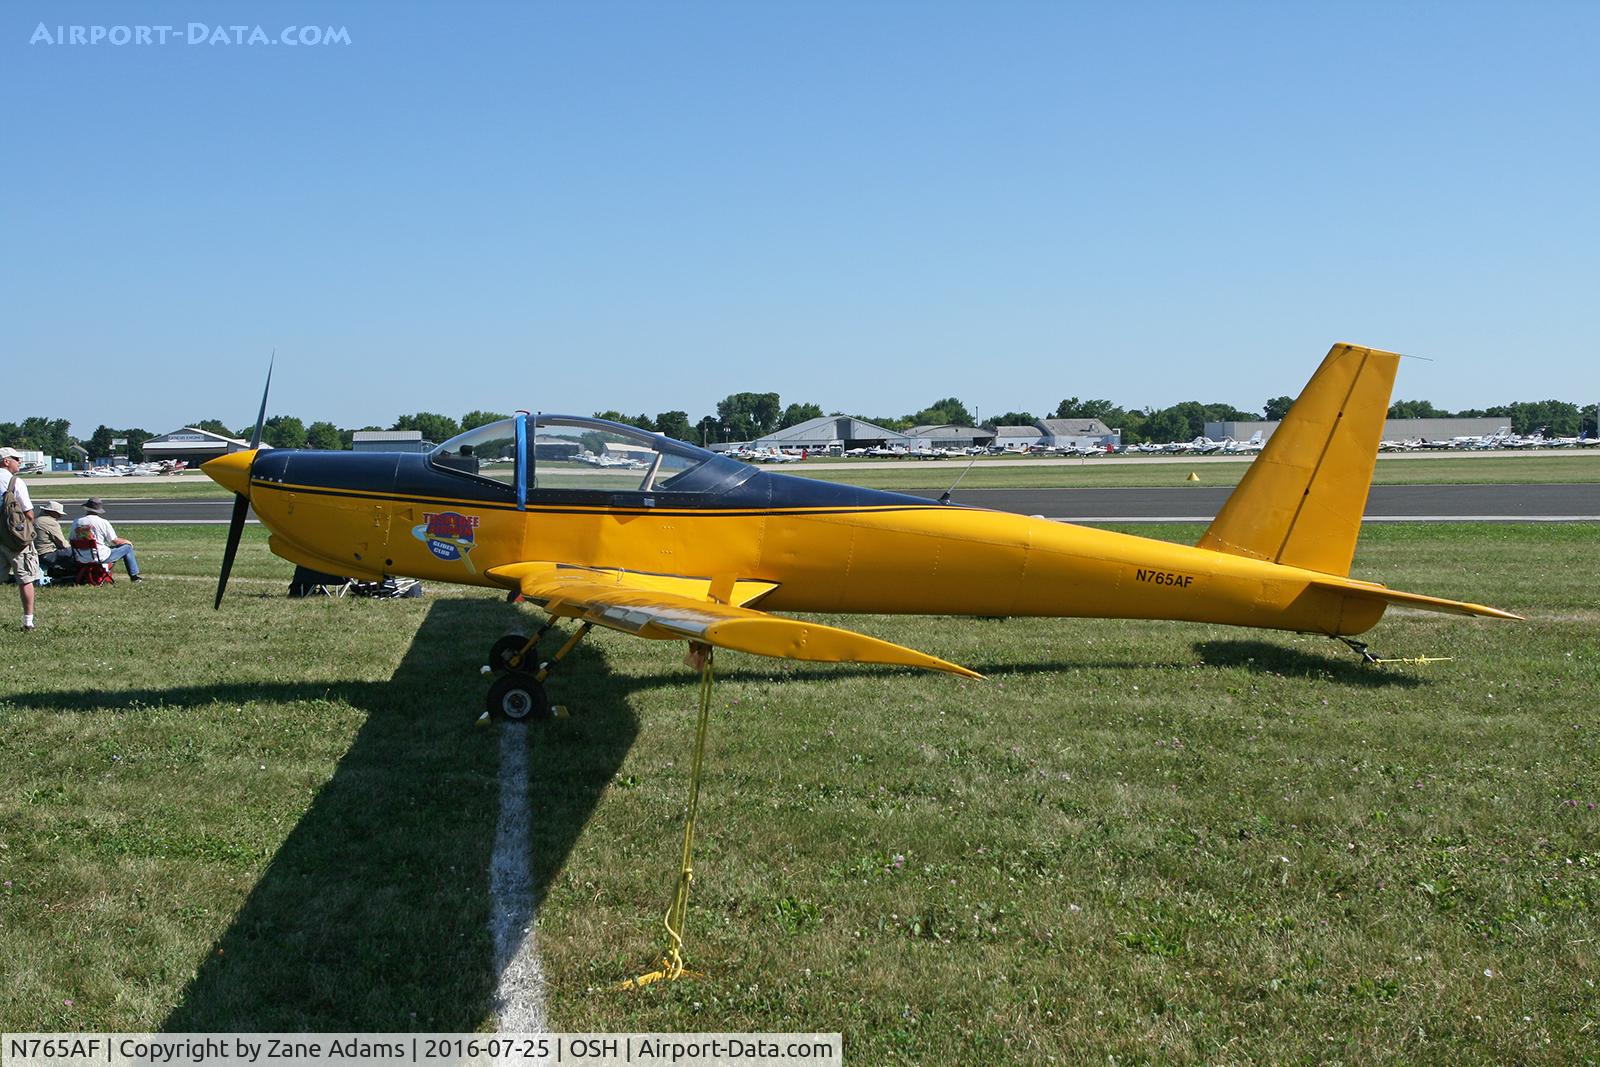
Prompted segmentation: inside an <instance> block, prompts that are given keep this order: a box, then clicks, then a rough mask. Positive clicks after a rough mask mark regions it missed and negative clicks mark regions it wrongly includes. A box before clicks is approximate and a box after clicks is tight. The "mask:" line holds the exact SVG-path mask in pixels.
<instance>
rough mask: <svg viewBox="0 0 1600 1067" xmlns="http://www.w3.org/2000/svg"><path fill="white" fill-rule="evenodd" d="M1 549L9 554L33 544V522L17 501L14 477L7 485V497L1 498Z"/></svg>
mask: <svg viewBox="0 0 1600 1067" xmlns="http://www.w3.org/2000/svg"><path fill="white" fill-rule="evenodd" d="M0 500H3V504H0V548H4V549H5V550H6V551H7V552H21V551H22V550H23V549H25V548H27V547H28V546H29V545H31V544H33V520H32V519H31V518H29V517H28V513H27V512H26V511H23V510H22V502H21V501H19V500H18V499H17V479H16V477H15V476H14V475H13V476H12V478H11V481H9V482H7V483H6V491H5V496H4V497H3V498H0Z"/></svg>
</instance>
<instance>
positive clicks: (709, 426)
mask: <svg viewBox="0 0 1600 1067" xmlns="http://www.w3.org/2000/svg"><path fill="white" fill-rule="evenodd" d="M1293 403H1294V398H1293V397H1288V396H1276V397H1271V398H1269V399H1268V400H1267V402H1266V403H1265V404H1264V405H1263V407H1262V410H1261V411H1259V412H1257V411H1244V410H1241V409H1239V408H1236V407H1234V406H1233V405H1232V404H1204V403H1201V402H1199V401H1197V400H1185V401H1183V402H1181V403H1178V404H1173V405H1171V406H1170V407H1164V408H1156V407H1145V408H1125V407H1122V406H1121V405H1119V404H1115V403H1113V402H1111V401H1109V400H1099V399H1093V400H1080V399H1079V398H1078V397H1075V396H1072V397H1067V398H1066V399H1065V400H1063V401H1061V402H1060V403H1059V404H1057V405H1056V406H1055V408H1054V410H1052V411H1050V412H1049V414H1047V415H1045V416H1043V417H1044V418H1052V419H1099V420H1100V421H1101V422H1103V423H1105V425H1106V426H1107V427H1108V428H1110V429H1121V430H1122V440H1123V443H1124V444H1138V443H1140V442H1144V441H1162V442H1164V441H1183V440H1188V439H1190V438H1194V437H1199V436H1200V435H1202V434H1203V433H1205V425H1206V423H1208V422H1255V421H1258V420H1262V419H1266V420H1273V421H1276V420H1279V419H1282V418H1283V417H1284V416H1285V415H1286V414H1288V412H1289V406H1290V405H1291V404H1293ZM824 414H827V415H830V416H842V415H844V414H845V413H844V412H842V411H833V412H824V411H823V409H822V407H821V405H819V404H813V403H791V404H788V405H785V404H784V403H783V402H782V400H781V399H780V398H779V396H778V394H777V393H730V394H729V395H728V396H726V397H724V398H723V399H722V400H719V401H718V402H717V406H716V411H715V412H714V413H711V414H707V415H703V416H701V418H700V419H699V420H698V421H691V420H690V418H689V413H688V412H686V411H661V412H657V413H656V414H655V415H649V414H638V415H628V414H625V413H623V412H620V411H597V412H595V417H596V418H602V419H611V420H612V421H614V422H621V423H626V424H628V425H630V426H637V427H639V428H641V429H645V430H652V431H654V432H657V433H661V434H665V435H666V436H668V437H675V438H677V439H678V440H680V441H689V442H692V443H695V444H706V445H710V444H722V443H727V442H733V441H753V440H755V439H756V438H758V437H765V436H766V435H767V434H770V433H773V432H775V431H777V430H782V429H787V428H788V427H790V426H794V425H797V424H799V423H802V422H806V421H808V420H810V419H815V418H821V417H822V416H823V415H824ZM506 417H507V416H506V415H505V414H504V413H503V412H498V411H469V412H467V413H466V414H465V415H462V416H461V417H460V418H452V417H451V416H449V415H441V414H438V413H436V412H431V411H419V412H416V413H414V414H410V415H401V416H400V417H399V418H397V419H395V420H394V422H393V423H392V424H391V425H389V426H377V425H369V426H360V427H353V428H341V427H339V426H335V425H334V424H333V423H331V422H327V421H317V422H312V423H310V424H309V425H308V424H306V423H305V422H303V421H301V420H300V419H298V418H296V417H295V416H293V415H274V416H273V417H272V418H270V419H268V420H267V421H266V423H265V424H264V425H263V426H262V429H261V439H262V440H263V441H265V442H266V443H267V444H269V445H272V446H273V447H275V448H316V449H327V450H336V449H349V448H350V446H351V441H352V438H353V437H354V436H355V434H356V433H357V432H358V431H363V430H417V431H420V432H421V434H422V436H423V438H424V439H425V440H428V441H433V442H435V443H437V442H441V441H446V440H449V439H450V438H452V437H454V436H455V435H456V434H458V433H461V432H463V431H465V430H471V429H475V428H477V427H479V426H483V425H485V424H487V423H491V422H495V421H497V420H499V419H503V418H506ZM852 417H854V418H858V419H862V420H864V421H866V422H871V423H874V424H876V425H879V426H883V427H885V428H887V429H890V430H908V429H910V428H911V427H913V426H924V425H933V426H938V425H945V424H950V425H955V426H976V425H984V426H1028V425H1031V424H1032V423H1033V422H1034V421H1036V416H1035V415H1034V414H1033V413H1031V412H1027V411H1007V412H1002V413H1000V414H998V415H992V416H990V417H988V418H984V419H982V420H981V422H980V420H979V418H978V416H977V414H976V413H974V412H972V411H970V410H969V409H968V408H967V406H966V405H965V404H963V403H962V402H961V401H960V400H958V399H957V398H955V397H946V398H944V399H943V400H937V401H935V402H933V403H932V404H929V405H928V406H927V407H925V408H922V409H921V410H919V411H915V412H911V413H908V414H905V415H892V416H882V415H855V416H852ZM1389 417H1390V418H1392V419H1447V418H1497V419H1504V420H1505V421H1506V424H1507V425H1509V426H1510V427H1511V429H1512V430H1513V431H1514V432H1516V433H1519V434H1531V433H1533V432H1534V431H1535V430H1544V431H1545V432H1547V433H1549V434H1552V435H1556V436H1561V437H1574V436H1577V435H1579V434H1582V433H1588V434H1591V435H1593V434H1596V427H1595V408H1594V405H1593V404H1590V405H1587V406H1585V407H1580V406H1579V405H1577V404H1574V403H1570V402H1568V401H1565V400H1536V401H1517V402H1514V403H1510V404H1500V405H1496V406H1494V407H1488V408H1467V409H1463V410H1461V411H1447V410H1445V409H1443V408H1439V407H1435V406H1434V405H1433V404H1432V403H1430V402H1429V401H1426V400H1397V401H1395V402H1394V403H1393V404H1392V405H1390V407H1389ZM186 425H188V426H192V427H194V428H195V429H197V430H206V431H208V432H210V433H215V434H221V435H222V436H224V437H238V438H244V439H247V440H248V439H249V437H250V435H251V434H252V433H253V432H254V431H255V424H254V423H252V424H250V425H248V426H244V427H240V428H232V427H229V426H228V425H227V424H226V423H224V422H223V421H222V420H220V419H200V420H198V421H195V422H190V423H187V424H186ZM153 436H155V435H154V434H152V433H151V432H150V431H148V430H145V429H143V428H140V427H128V428H125V429H115V428H113V427H110V426H104V425H101V426H97V427H96V428H95V431H94V433H92V434H91V435H89V437H88V438H87V439H79V438H77V437H74V436H73V435H72V433H71V425H70V423H69V422H68V420H66V419H50V418H43V417H40V416H30V417H28V418H25V419H23V420H22V421H21V422H20V423H17V422H0V445H9V446H11V447H13V448H21V449H36V450H38V451H41V452H43V453H45V454H46V455H48V456H57V457H65V456H67V455H68V453H69V450H70V448H71V446H72V445H74V444H81V445H82V446H83V447H84V448H86V449H87V450H88V452H89V455H90V457H91V458H93V459H102V458H105V457H109V456H112V455H113V454H115V449H114V447H113V445H112V441H113V440H115V439H118V438H126V439H127V441H128V446H127V451H126V453H125V454H126V455H127V457H128V458H129V459H130V460H132V461H133V462H135V463H137V462H139V461H141V460H142V459H143V458H144V452H143V447H142V446H143V444H144V442H145V441H147V440H149V439H150V438H151V437H153Z"/></svg>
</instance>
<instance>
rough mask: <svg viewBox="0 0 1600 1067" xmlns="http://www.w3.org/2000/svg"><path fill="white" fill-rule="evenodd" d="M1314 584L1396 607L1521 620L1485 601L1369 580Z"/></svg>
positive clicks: (1321, 587)
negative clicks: (1473, 601)
mask: <svg viewBox="0 0 1600 1067" xmlns="http://www.w3.org/2000/svg"><path fill="white" fill-rule="evenodd" d="M1311 584H1312V585H1313V586H1315V587H1317V588H1320V589H1332V590H1334V591H1336V592H1339V593H1342V594H1344V595H1345V596H1353V597H1359V598H1362V599H1366V600H1381V601H1383V602H1384V603H1386V604H1393V605H1395V606H1396V607H1403V608H1417V609H1419V610H1422V611H1440V612H1446V613H1448V614H1451V615H1481V616H1483V617H1484V618H1489V619H1513V620H1516V621H1521V619H1522V616H1521V615H1513V614H1511V612H1509V611H1501V610H1500V609H1499V608H1491V607H1485V606H1484V605H1482V604H1468V603H1466V602H1464V601H1460V600H1445V599H1443V598H1441V597H1436V596H1423V595H1422V594H1421V593H1402V592H1401V591H1400V590H1398V589H1389V588H1387V587H1385V586H1381V585H1373V584H1371V583H1369V582H1356V581H1348V580H1347V581H1342V582H1341V581H1321V582H1312V583H1311Z"/></svg>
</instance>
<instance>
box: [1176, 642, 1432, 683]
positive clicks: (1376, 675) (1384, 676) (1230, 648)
mask: <svg viewBox="0 0 1600 1067" xmlns="http://www.w3.org/2000/svg"><path fill="white" fill-rule="evenodd" d="M1194 650H1195V654H1196V655H1198V656H1199V657H1200V661H1201V662H1202V663H1204V664H1205V665H1206V666H1208V667H1243V668H1244V669H1245V670H1248V671H1254V672H1256V673H1258V674H1279V675H1283V676H1284V677H1287V678H1321V679H1326V680H1328V681H1333V682H1338V683H1340V684H1342V685H1353V686H1361V687H1364V688H1369V689H1383V688H1399V689H1415V688H1416V687H1418V686H1421V685H1427V684H1428V683H1427V681H1426V679H1423V678H1419V677H1417V676H1416V675H1415V674H1408V673H1404V668H1400V669H1395V668H1393V667H1383V666H1378V665H1375V664H1370V663H1363V662H1362V661H1361V660H1359V659H1356V658H1354V657H1353V656H1349V655H1341V656H1338V657H1337V658H1335V657H1333V656H1324V655H1321V654H1319V653H1315V652H1307V651H1304V650H1303V649H1298V648H1289V647H1287V646H1284V645H1275V644H1273V643H1272V642H1270V641H1255V640H1250V639H1248V638H1245V639H1239V638H1235V639H1232V640H1227V641H1197V642H1195V645H1194Z"/></svg>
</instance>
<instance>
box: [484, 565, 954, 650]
mask: <svg viewBox="0 0 1600 1067" xmlns="http://www.w3.org/2000/svg"><path fill="white" fill-rule="evenodd" d="M489 574H490V576H491V577H495V578H499V579H502V580H505V579H508V578H510V577H512V576H513V574H514V575H515V577H516V580H517V583H518V587H519V588H520V589H521V590H522V595H523V596H525V597H527V598H528V599H529V600H532V601H535V602H536V603H539V604H540V605H542V606H543V607H544V609H545V610H546V611H548V612H549V613H550V614H551V615H555V616H558V617H564V618H572V619H582V620H584V621H586V622H592V623H595V624H596V625H598V626H606V627H609V628H611V629H613V630H620V631H622V632H623V633H629V634H635V635H637V636H639V637H647V638H655V639H674V638H677V639H685V640H689V641H702V642H704V643H706V644H708V645H714V646H716V647H718V648H727V649H733V650H734V651H737V652H751V653H754V654H755V655H758V656H773V657H777V658H780V659H799V660H810V661H812V662H820V663H883V664H889V665H892V666H897V667H919V668H922V669H923V670H930V671H946V672H948V673H950V674H959V675H961V676H962V677H965V678H980V677H982V676H981V675H979V674H977V673H975V672H973V671H970V670H968V669H967V668H965V667H962V666H959V665H957V664H954V663H949V662H947V661H945V660H942V659H939V658H938V657H937V656H930V655H927V654H926V653H923V652H918V651H917V650H916V649H913V648H906V647H905V646H904V645H896V644H893V643H892V642H889V641H882V640H879V639H878V638H876V637H868V636H867V635H866V634H861V633H857V632H855V631H854V630H844V629H840V628H839V627H836V626H823V625H821V624H820V623H815V622H803V621H801V620H799V619H788V618H783V617H781V616H778V615H771V614H768V613H767V612H764V611H757V610H755V609H753V608H747V607H740V606H738V605H737V604H732V603H727V604H724V603H719V602H718V601H716V600H713V599H710V597H709V595H708V594H707V593H705V592H700V593H695V592H692V591H690V592H683V593H680V592H674V591H670V590H668V589H665V588H662V586H664V585H668V584H670V583H671V582H684V583H697V584H696V585H690V586H688V587H687V588H689V589H691V590H692V589H695V588H698V587H699V586H704V587H706V588H707V589H709V588H710V587H711V586H713V585H715V584H716V583H714V582H712V581H711V580H710V579H699V578H671V577H667V578H663V577H662V576H658V575H636V574H633V573H631V572H624V571H596V570H590V569H587V568H566V567H558V566H557V565H555V564H514V565H512V566H510V567H503V568H502V567H497V568H495V569H493V570H491V571H490V572H489ZM741 585H750V586H758V587H760V588H759V589H758V590H748V589H741V588H740V586H741ZM772 588H773V583H771V582H751V583H739V582H735V583H732V584H731V586H730V589H731V591H732V595H731V596H730V599H737V598H738V596H739V595H740V594H741V593H749V594H751V595H749V596H746V600H747V601H748V600H750V599H754V598H755V597H756V596H760V595H761V594H763V593H766V592H768V591H770V590H771V589H772Z"/></svg>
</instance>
